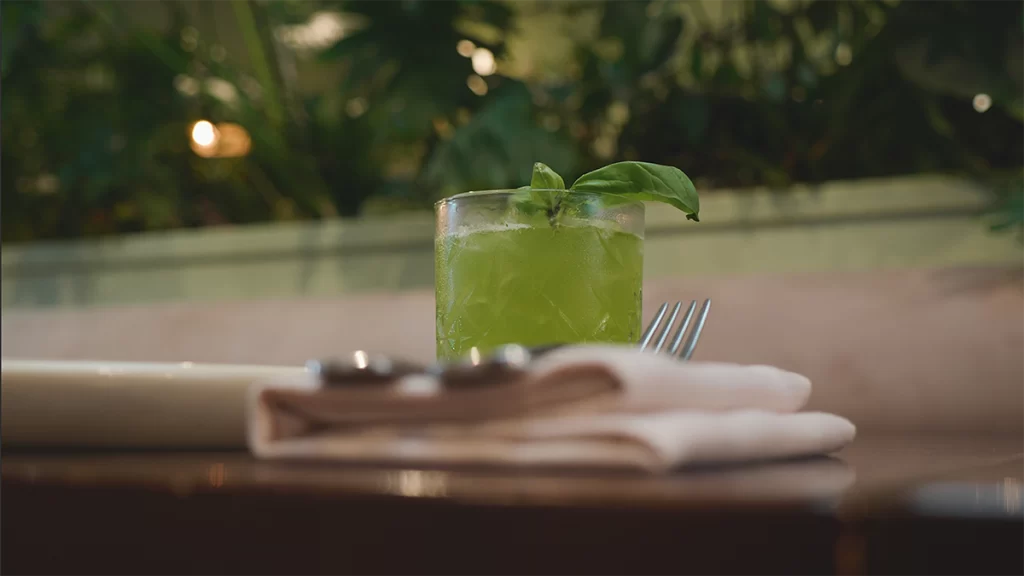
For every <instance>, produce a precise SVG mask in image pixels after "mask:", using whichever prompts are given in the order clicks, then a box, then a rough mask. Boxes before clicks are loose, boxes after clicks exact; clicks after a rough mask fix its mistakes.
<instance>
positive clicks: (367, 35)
mask: <svg viewBox="0 0 1024 576" xmlns="http://www.w3.org/2000/svg"><path fill="white" fill-rule="evenodd" d="M142 5H143V3H122V2H101V1H87V2H27V1H23V0H5V1H4V2H3V3H0V10H2V25H3V30H2V33H3V36H2V40H3V46H2V83H0V87H2V100H0V111H2V123H0V129H2V141H3V146H2V159H0V162H2V196H0V199H2V210H0V214H2V228H0V230H2V237H3V240H5V241H23V240H36V239H45V238H71V237H80V236H92V235H104V234H112V233H124V232H132V231H141V230H152V229H165V228H174V227H192V226H205V225H217V224H229V223H247V222H261V221H271V220H289V219H302V218H319V217H328V216H334V215H354V214H358V213H360V212H368V211H385V210H397V209H405V208H411V207H422V206H427V205H429V203H430V202H432V201H433V200H434V199H436V198H438V197H441V196H444V195H448V194H451V193H455V192H460V191H464V190H468V189H483V188H505V187H515V186H520V185H523V184H526V183H528V182H529V179H530V170H531V167H532V163H533V162H534V161H543V162H545V163H547V164H549V165H550V166H551V167H552V168H554V169H555V170H557V171H558V172H559V173H562V174H564V175H566V177H567V178H568V179H572V178H575V177H576V176H578V175H579V174H580V173H582V172H584V171H586V170H590V169H593V168H595V167H597V166H600V165H603V164H606V163H609V162H612V161H615V160H619V159H640V160H645V161H650V162H657V163H663V164H671V165H675V166H678V167H680V168H681V169H683V170H684V171H686V172H687V173H688V174H690V175H691V176H692V177H693V178H694V180H695V182H696V183H697V185H698V188H700V189H701V190H702V191H706V190H709V189H713V188H715V187H724V186H730V187H733V186H755V185H765V186H771V187H784V186H786V185H788V184H790V183H792V182H820V181H825V180H832V179H843V178H861V177H878V176H887V175H897V174H909V173H917V172H936V171H939V172H951V173H959V174H966V175H969V176H972V177H976V178H980V179H983V180H985V181H990V182H992V183H993V187H992V188H993V190H994V191H995V192H994V198H993V210H994V213H995V215H994V220H993V222H994V227H996V228H1016V229H1017V230H1020V229H1021V223H1022V221H1024V192H1022V185H1021V182H1022V178H1021V174H1022V173H1021V170H1022V168H1021V164H1022V157H1024V143H1022V128H1024V124H1022V122H1024V102H1022V78H1021V73H1022V70H1024V57H1022V38H1024V13H1022V8H1021V7H1022V4H1021V3H1019V2H970V1H946V2H897V1H881V0H835V1H833V0H793V1H789V2H782V1H771V2H768V1H749V2H739V1H736V2H715V1H710V2H709V1H696V0H694V1H688V2H664V1H621V2H589V1H574V2H553V1H538V2H484V1H473V0H459V1H445V2H436V1H426V0H419V1H417V0H402V1H394V2H381V1H372V0H351V1H336V0H281V1H274V2H263V1H254V0H231V2H230V4H228V3H219V2H218V3H214V2H187V1H171V0H166V1H163V2H160V3H145V10H147V11H152V12H154V13H157V12H158V13H159V14H158V15H159V16H160V18H159V22H158V23H157V24H143V23H140V22H139V21H138V18H137V17H136V16H137V13H138V12H139V10H140V8H139V6H142ZM323 14H341V15H343V18H344V19H343V20H341V21H342V22H344V27H343V30H344V32H343V34H341V35H340V38H334V39H332V40H331V41H330V42H326V43H322V44H317V45H312V46H310V45H305V46H303V45H296V44H295V42H289V41H288V34H287V33H286V31H287V30H294V29H296V27H297V26H298V27H301V26H309V24H310V22H313V21H315V20H316V19H317V18H318V17H319V18H321V19H322V17H323ZM211 22H216V26H210V23H211ZM321 23H322V22H321ZM200 30H202V32H201V31H200ZM225 30H228V31H229V32H230V33H227V32H224V31H225ZM467 39H468V40H470V41H472V43H473V46H476V47H482V48H486V49H487V50H489V51H490V53H492V54H493V55H494V57H495V58H496V59H497V61H498V68H497V73H496V74H493V75H488V76H487V77H486V78H476V79H475V80H474V81H470V83H472V82H476V84H475V88H476V92H483V91H484V90H486V93H485V94H477V93H475V92H474V91H472V90H471V89H470V87H468V86H467V79H468V78H470V76H471V75H472V74H473V73H474V72H473V62H472V60H471V59H470V58H467V57H465V56H464V55H460V54H459V53H458V52H457V51H456V49H455V48H456V45H457V44H458V43H459V42H460V41H461V40H467ZM551 55H553V56H551ZM545 56H548V58H547V63H546V64H544V63H542V62H539V61H540V60H544V59H545ZM534 60H538V62H534ZM481 85H482V86H483V89H481ZM979 95H983V96H979ZM199 119H209V120H211V121H213V122H215V123H216V122H235V123H238V124H240V125H242V126H243V127H245V129H246V130H247V131H248V132H249V133H250V135H251V138H252V148H251V153H249V154H248V155H247V156H244V157H241V158H202V157H199V156H197V155H196V154H195V153H194V152H192V150H191V149H190V147H189V130H190V127H191V126H192V124H193V123H194V122H195V121H197V120H199Z"/></svg>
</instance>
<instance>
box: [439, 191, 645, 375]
mask: <svg viewBox="0 0 1024 576" xmlns="http://www.w3.org/2000/svg"><path fill="white" fill-rule="evenodd" d="M562 193H563V194H564V193H565V192H564V191H562ZM519 194H521V192H518V191H496V192H479V193H469V194H462V195H459V196H454V197H452V198H448V199H446V200H442V201H441V202H439V203H438V204H437V207H436V208H437V222H438V229H437V236H436V242H435V274H436V276H435V281H436V290H437V292H436V297H437V356H438V358H441V359H451V358H456V357H459V356H462V355H464V354H466V353H467V352H469V351H470V349H471V348H473V347H476V348H477V349H478V350H479V351H480V352H481V353H484V354H486V353H488V352H489V351H491V350H493V349H494V348H496V347H498V346H501V345H503V344H508V343H513V342H514V343H518V344H523V345H527V346H535V345H543V344H552V343H581V342H613V343H629V342H635V341H637V340H638V339H639V336H640V330H641V309H640V300H641V282H642V278H643V223H644V205H643V203H641V202H635V201H625V202H624V201H621V200H619V201H611V199H609V198H608V197H606V196H601V195H597V194H587V193H572V194H569V195H568V196H566V197H564V198H563V200H562V201H561V206H560V208H559V210H558V211H557V212H555V211H552V210H531V209H530V206H529V205H524V204H523V203H522V202H519V201H518V200H519V199H520V198H521V197H520V196H519Z"/></svg>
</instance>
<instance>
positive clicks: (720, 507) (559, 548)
mask: <svg viewBox="0 0 1024 576" xmlns="http://www.w3.org/2000/svg"><path fill="white" fill-rule="evenodd" d="M3 496H4V499H3V507H2V515H3V518H2V519H3V531H2V546H3V548H2V549H3V555H2V567H0V569H2V571H3V572H4V573H18V574H22V573H63V574H85V573H104V574H118V573H133V574H142V573H173V574H186V573H209V574H226V573H246V574H265V573H283V574H303V573H335V574H340V573H360V574H369V573H406V574H413V573H436V574H442V573H443V574H462V573H474V574H483V573H503V574H504V573H507V574H511V573H516V574H526V573H546V574H570V573H589V574H611V573H615V574H643V573H659V574H684V573H748V574H750V573H762V574H763V573H785V574H798V573H799V574H804V573H814V574H824V573H851V574H852V573H879V574H881V573H929V574H940V573H957V574H987V573H1006V574H1021V573H1022V572H1024V550H1022V542H1024V503H1022V499H1024V440H1022V439H1020V438H1006V437H991V438H958V437H948V438H937V437H924V438H907V437H873V438H870V437H869V438H861V439H858V440H857V442H855V443H854V444H853V445H852V446H851V447H850V448H848V449H847V450H845V451H844V452H843V453H842V454H840V455H839V457H838V458H832V459H827V458H820V459H810V460H799V461H790V462H781V463H771V464H759V465H750V466H743V467H730V468H703V469H695V470H686V471H681V472H679V473H677V474H675V475H672V476H669V477H657V478H648V477H638V476H632V475H623V474H610V473H607V474H596V475H594V474H591V475H583V474H580V473H571V472H561V473H553V472H545V473H537V472H510V471H501V470H480V469H472V470H471V469H461V470H409V469H388V468H370V467H339V466H330V465H322V464H280V463H269V462H258V461H255V460H253V459H252V458H250V457H249V456H248V455H247V454H245V453H241V452H189V453H171V452H70V451H64V452H55V451H47V452H40V451H34V452H25V451H16V452H12V451H11V450H10V449H5V451H4V454H3Z"/></svg>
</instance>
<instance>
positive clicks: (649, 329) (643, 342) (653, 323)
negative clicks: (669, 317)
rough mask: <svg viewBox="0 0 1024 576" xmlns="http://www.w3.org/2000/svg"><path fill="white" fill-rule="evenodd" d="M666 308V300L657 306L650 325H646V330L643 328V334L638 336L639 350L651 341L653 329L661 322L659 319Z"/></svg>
mask: <svg viewBox="0 0 1024 576" xmlns="http://www.w3.org/2000/svg"><path fill="white" fill-rule="evenodd" d="M666 310H668V302H665V303H664V304H662V305H661V308H658V313H657V314H655V315H654V320H651V323H650V325H648V326H647V330H644V335H643V336H641V337H640V351H644V350H646V349H647V345H648V344H650V343H651V338H653V337H654V331H655V330H657V329H658V325H659V324H661V319H662V318H664V317H665V311H666Z"/></svg>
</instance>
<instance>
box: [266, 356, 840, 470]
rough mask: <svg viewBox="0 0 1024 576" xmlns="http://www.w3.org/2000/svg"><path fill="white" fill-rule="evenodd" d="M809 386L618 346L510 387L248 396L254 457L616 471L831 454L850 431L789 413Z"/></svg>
mask: <svg viewBox="0 0 1024 576" xmlns="http://www.w3.org/2000/svg"><path fill="white" fill-rule="evenodd" d="M810 392H811V384H810V382H809V381H808V380H807V378H805V377H803V376H801V375H799V374H794V373H792V372H786V371H784V370H780V369H778V368H773V367H770V366H741V365H735V364H720V363H700V362H690V363H680V362H677V361H675V360H672V359H670V358H667V357H665V356H658V355H653V354H645V353H641V352H639V351H638V350H636V349H634V348H627V347H616V346H578V347H569V348H562V349H558V350H555V351H553V352H550V353H549V354H547V355H545V356H543V357H541V358H540V359H539V360H537V361H536V362H535V363H534V364H533V365H532V366H531V367H530V369H529V370H528V371H527V372H526V374H525V375H524V376H523V377H522V378H520V379H517V380H515V381H513V382H510V383H506V384H501V385H495V386H483V387H480V388H472V389H465V388H462V389H444V388H442V387H441V386H440V384H439V382H438V381H437V380H435V379H434V378H432V377H430V376H423V375H418V376H410V377H406V378H403V379H401V380H398V381H396V382H395V383H394V384H392V385H390V386H387V387H372V386H367V387H356V386H354V387H343V388H323V387H321V386H320V384H319V382H318V381H317V380H316V379H315V377H314V376H313V375H311V374H306V375H302V376H293V377H289V378H278V379H275V380H270V381H265V382H261V383H259V384H257V385H256V386H254V387H253V389H252V390H251V395H250V402H249V407H248V408H249V409H248V416H249V417H248V428H249V430H248V435H249V445H250V448H251V450H252V451H253V453H254V454H255V455H256V456H258V457H262V458H297V459H313V460H336V461H351V462H355V461H374V462H386V463H397V464H404V465H427V466H430V465H450V464H482V465H501V466H526V467H538V466H556V467H572V468H581V467H582V468H591V467H596V468H625V469H634V470H641V471H647V472H654V473H657V472H664V471H668V470H671V469H673V468H676V467H679V466H683V465H689V464H701V463H726V462H740V461H748V460H764V459H773V458H789V457H797V456H808V455H814V454H826V453H830V452H834V451H836V450H838V449H839V448H841V447H843V446H844V445H846V444H847V443H849V442H850V441H851V440H852V439H853V437H854V435H855V428H854V426H853V424H851V423H850V422H849V421H847V420H846V419H844V418H841V417H839V416H834V415H831V414H822V413H799V412H798V410H800V408H802V407H803V406H804V404H805V403H806V402H807V399H808V397H809V396H810Z"/></svg>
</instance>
